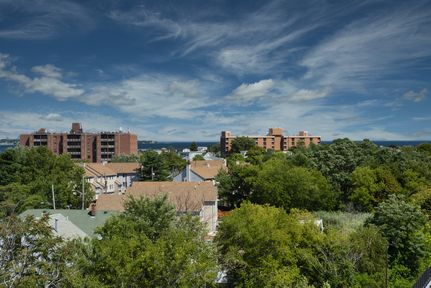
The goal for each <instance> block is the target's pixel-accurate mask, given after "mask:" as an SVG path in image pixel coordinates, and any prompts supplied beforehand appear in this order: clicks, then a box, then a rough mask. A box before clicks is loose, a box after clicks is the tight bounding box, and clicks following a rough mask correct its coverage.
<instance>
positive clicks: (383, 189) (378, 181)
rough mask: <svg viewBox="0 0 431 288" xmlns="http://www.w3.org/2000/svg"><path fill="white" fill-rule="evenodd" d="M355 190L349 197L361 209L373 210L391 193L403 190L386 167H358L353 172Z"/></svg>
mask: <svg viewBox="0 0 431 288" xmlns="http://www.w3.org/2000/svg"><path fill="white" fill-rule="evenodd" d="M352 185H353V192H352V194H351V195H350V196H349V199H350V200H352V202H353V203H354V204H355V205H356V207H357V208H358V209H359V210H362V211H372V210H373V209H374V207H375V206H377V204H379V203H380V202H382V201H384V200H386V199H387V197H388V196H389V195H391V194H396V193H400V192H401V186H400V184H399V183H398V181H397V179H396V178H395V177H394V176H393V175H392V173H391V171H390V170H389V169H387V168H386V167H382V166H380V167H378V168H375V169H371V168H369V167H358V168H356V169H355V171H353V173H352Z"/></svg>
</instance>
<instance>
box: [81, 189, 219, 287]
mask: <svg viewBox="0 0 431 288" xmlns="http://www.w3.org/2000/svg"><path fill="white" fill-rule="evenodd" d="M98 233H99V235H100V237H99V238H100V240H99V239H95V240H94V241H93V247H94V248H93V249H94V253H93V255H92V258H91V261H90V265H89V267H88V269H89V270H90V271H91V274H93V275H95V276H96V277H97V278H98V279H99V280H100V281H101V282H102V283H104V284H105V285H106V286H107V287H212V286H213V285H214V281H215V277H216V274H217V266H216V261H215V250H214V249H213V246H212V245H211V244H210V243H207V242H206V241H205V240H204V236H205V234H206V232H205V229H204V228H203V224H202V223H200V222H199V220H198V219H197V218H194V217H192V216H189V215H186V216H182V217H179V218H177V217H175V208H174V207H173V206H171V205H169V204H168V203H167V198H166V197H163V198H156V199H154V200H150V199H148V198H140V199H133V198H132V199H130V200H129V201H128V202H126V204H125V212H124V213H123V214H121V215H118V216H114V217H113V218H111V219H110V220H108V222H107V223H106V224H105V225H104V226H103V227H102V228H100V229H99V231H98Z"/></svg>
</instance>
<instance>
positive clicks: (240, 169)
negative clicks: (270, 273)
mask: <svg viewBox="0 0 431 288" xmlns="http://www.w3.org/2000/svg"><path fill="white" fill-rule="evenodd" d="M232 156H234V157H232ZM237 156H238V157H237ZM233 158H235V159H238V160H235V159H233ZM241 160H244V158H243V157H242V155H240V154H232V155H231V156H230V157H229V159H228V161H227V162H228V168H229V172H226V171H225V170H220V171H219V173H218V174H217V176H216V178H215V180H216V182H217V183H218V187H217V189H218V193H219V197H220V199H221V200H222V202H224V204H225V205H227V206H229V207H231V208H234V207H239V206H240V204H241V202H242V201H244V200H247V199H248V198H249V197H250V195H251V192H252V186H251V181H249V180H247V179H249V178H254V177H255V176H256V175H257V172H258V169H257V167H255V166H254V165H247V164H246V163H245V162H243V161H241ZM237 162H238V163H237Z"/></svg>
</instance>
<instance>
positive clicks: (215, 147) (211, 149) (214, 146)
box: [208, 143, 220, 154]
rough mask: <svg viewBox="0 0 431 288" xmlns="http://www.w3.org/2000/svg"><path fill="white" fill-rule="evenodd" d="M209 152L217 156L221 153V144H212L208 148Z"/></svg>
mask: <svg viewBox="0 0 431 288" xmlns="http://www.w3.org/2000/svg"><path fill="white" fill-rule="evenodd" d="M208 151H209V152H211V153H215V154H216V153H219V152H220V143H214V144H211V145H210V146H209V147H208Z"/></svg>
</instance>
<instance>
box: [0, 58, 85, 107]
mask: <svg viewBox="0 0 431 288" xmlns="http://www.w3.org/2000/svg"><path fill="white" fill-rule="evenodd" d="M32 70H33V72H36V73H37V74H40V75H41V76H40V77H36V76H35V77H29V76H27V75H25V74H22V73H19V72H17V71H16V68H15V67H14V66H13V65H12V60H11V58H10V56H9V55H6V54H0V78H3V79H6V80H9V81H11V82H13V83H16V84H19V85H21V86H22V88H23V89H24V90H25V92H29V93H35V92H39V93H42V94H45V95H48V96H53V97H55V98H57V99H58V100H61V101H63V100H67V99H73V98H78V97H80V96H82V95H83V94H84V90H83V89H82V88H81V87H80V86H79V85H77V84H71V83H66V82H64V81H62V80H61V79H60V78H61V77H62V74H61V69H60V68H57V67H55V66H53V65H45V66H35V67H33V69H32Z"/></svg>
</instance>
